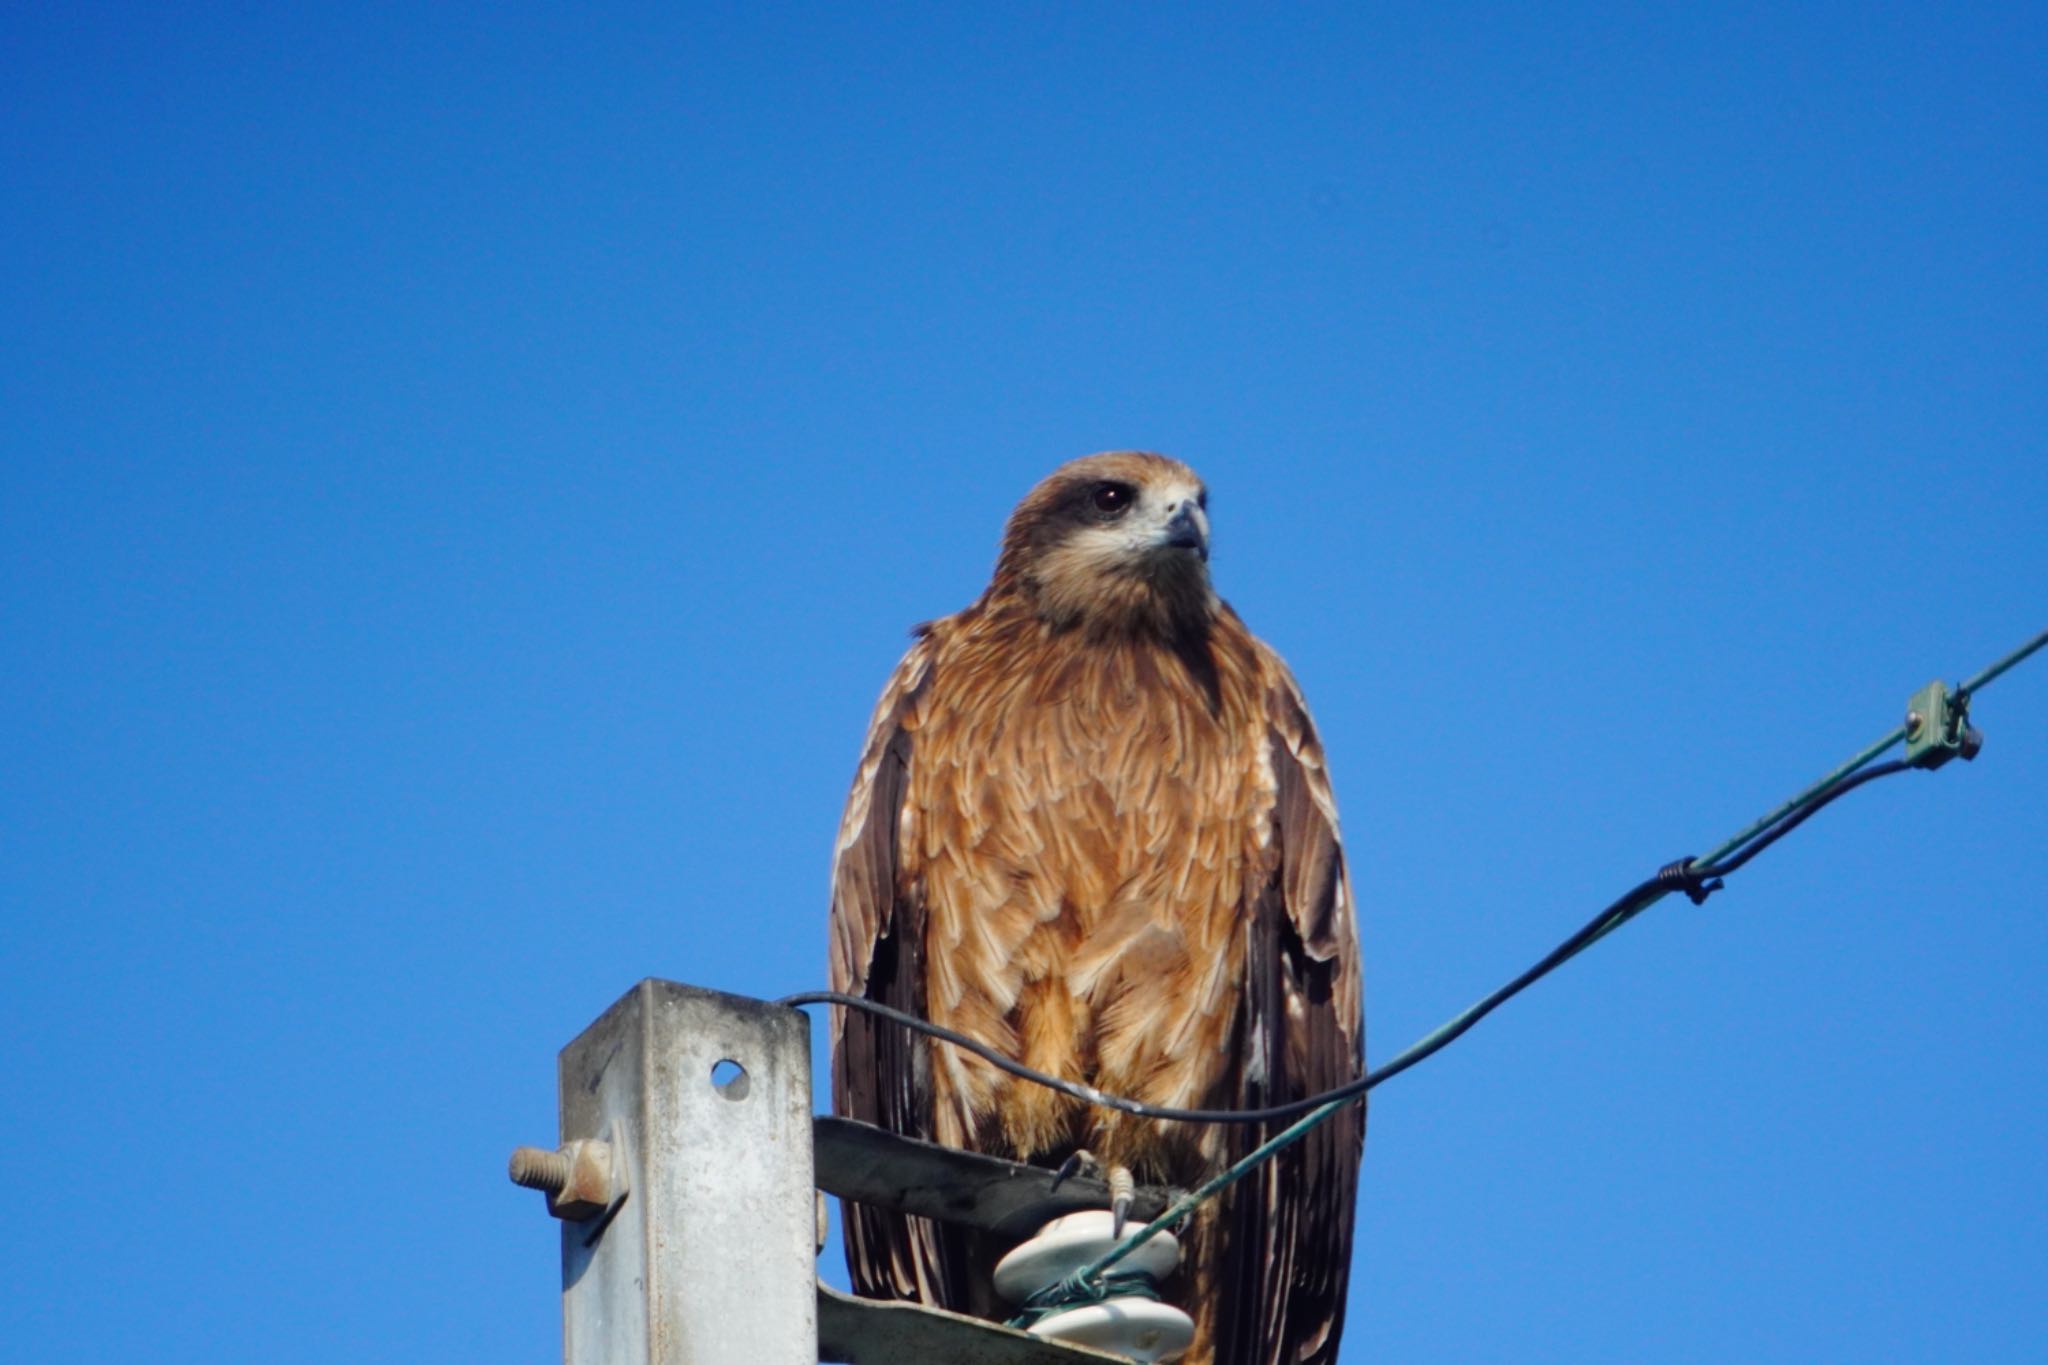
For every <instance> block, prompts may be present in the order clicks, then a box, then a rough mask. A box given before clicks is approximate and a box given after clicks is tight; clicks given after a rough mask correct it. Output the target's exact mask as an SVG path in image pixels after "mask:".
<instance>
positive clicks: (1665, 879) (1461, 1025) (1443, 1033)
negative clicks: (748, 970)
mask: <svg viewBox="0 0 2048 1365" xmlns="http://www.w3.org/2000/svg"><path fill="white" fill-rule="evenodd" d="M1910 766H1912V765H1910V764H1908V763H1907V762H1905V761H1904V760H1902V759H1901V760H1895V761H1893V762H1890V763H1880V764H1877V765H1876V766H1874V767H1871V768H1866V769H1864V770H1863V771H1862V772H1860V773H1857V774H1856V775H1855V776H1853V777H1849V778H1845V779H1844V780H1842V781H1841V782H1838V783H1836V784H1835V785H1834V786H1832V787H1830V788H1828V789H1827V790H1826V791H1825V792H1823V793H1821V794H1820V795H1819V796H1817V797H1815V798H1813V799H1812V800H1811V801H1809V802H1807V803H1806V804H1804V805H1802V806H1799V807H1798V808H1797V809H1795V810H1793V811H1791V812H1789V813H1788V814H1786V815H1784V816H1783V817H1781V818H1780V819H1779V820H1777V821H1776V822H1775V823H1773V824H1771V825H1768V826H1766V827H1765V828H1764V829H1762V830H1759V831H1758V832H1757V833H1756V834H1754V835H1753V836H1751V837H1750V839H1749V840H1748V841H1747V842H1745V843H1743V844H1742V845H1741V846H1739V848H1737V849H1736V850H1735V851H1734V852H1732V853H1730V854H1727V855H1724V856H1723V857H1722V859H1721V860H1720V861H1719V862H1716V863H1713V864H1701V863H1696V862H1694V861H1692V860H1691V859H1680V860H1679V861H1678V862H1675V863H1672V864H1670V865H1668V866H1667V867H1665V868H1664V869H1663V870H1662V871H1660V872H1659V873H1658V874H1657V875H1656V876H1654V877H1651V878H1650V879H1649V880H1647V881H1643V882H1638V883H1637V884H1636V885H1635V886H1633V887H1631V888H1630V889H1629V890H1628V891H1626V892H1624V893H1623V894H1622V895H1621V896H1620V897H1619V898H1618V899H1616V900H1615V901H1613V902H1612V903H1611V904H1609V905H1608V906H1607V907H1606V908H1605V909H1604V910H1602V911H1601V912H1600V913H1599V914H1597V915H1595V916H1593V918H1592V919H1590V920H1587V921H1586V923H1585V924H1584V925H1582V926H1580V928H1579V929H1578V930H1577V931H1576V932H1574V933H1573V934H1572V935H1571V936H1570V937H1569V938H1567V939H1565V940H1564V941H1563V942H1562V943H1560V944H1558V945H1557V946H1556V947H1555V948H1553V949H1551V950H1550V951H1549V952H1548V953H1545V954H1544V955H1543V957H1542V958H1540V959H1538V961H1537V962H1536V963H1535V964H1534V965H1533V966H1531V967H1530V968H1529V969H1528V970H1527V971H1524V972H1523V973H1521V975H1519V976H1517V977H1515V978H1514V979H1513V980H1512V981H1509V982H1508V983H1507V984H1506V985H1504V986H1502V987H1500V988H1499V989H1498V990H1495V991H1494V992H1493V993H1492V994H1491V995H1488V996H1487V997H1486V998H1485V999H1483V1000H1481V1001H1480V1002H1479V1003H1478V1004H1476V1005H1473V1006H1472V1007H1471V1008H1470V1009H1467V1010H1466V1011H1465V1012H1464V1013H1463V1014H1460V1015H1458V1016H1457V1017H1456V1018H1454V1019H1452V1020H1451V1021H1450V1022H1449V1023H1447V1024H1445V1025H1443V1026H1442V1027H1441V1028H1439V1029H1437V1030H1436V1032H1434V1033H1432V1034H1430V1035H1429V1036H1428V1037H1426V1038H1424V1039H1423V1040H1422V1041H1421V1042H1419V1043H1417V1044H1415V1045H1414V1046H1413V1047H1410V1048H1409V1049H1408V1050H1407V1051H1406V1052H1403V1053H1402V1054H1401V1055H1399V1056H1398V1057H1396V1058H1394V1060H1392V1061H1391V1062H1388V1063H1387V1064H1386V1065H1385V1066H1382V1067H1381V1068H1379V1069H1378V1070H1377V1071H1368V1072H1367V1073H1366V1074H1365V1075H1363V1076H1360V1077H1359V1078H1358V1079H1357V1080H1355V1081H1349V1082H1346V1083H1345V1084H1343V1085H1340V1086H1337V1087H1335V1088H1334V1089H1330V1090H1325V1091H1323V1092H1322V1093H1321V1094H1317V1095H1310V1096H1308V1097H1307V1098H1305V1099H1299V1100H1289V1101H1288V1102H1286V1103H1285V1104H1272V1105H1267V1106H1266V1107H1264V1108H1262V1109H1179V1108H1175V1107H1173V1106H1171V1105H1163V1104H1146V1103H1145V1102H1144V1101H1142V1100H1133V1099H1128V1098H1126V1097H1124V1096H1122V1095H1111V1094H1107V1093H1105V1092H1103V1091H1100V1090H1097V1089H1096V1088H1095V1087H1094V1086H1092V1085H1083V1084H1081V1083H1080V1082H1079V1081H1070V1080H1066V1079H1064V1078H1062V1077H1059V1076H1052V1075H1048V1074H1047V1073H1045V1072H1043V1071H1039V1070H1037V1069H1035V1068H1033V1067H1029V1066H1026V1065H1024V1063H1022V1062H1020V1061H1017V1060H1015V1059H1014V1058H1011V1057H1006V1056H1004V1055H1003V1054H1002V1053H1000V1052H997V1051H996V1050H995V1049H994V1048H992V1047H990V1046H988V1045H987V1044H986V1043H983V1042H980V1041H978V1040H976V1039H973V1038H970V1037H968V1036H967V1035H966V1034H964V1033H958V1032H955V1031H954V1030H952V1029H949V1028H946V1027H945V1026H943V1025H940V1024H934V1023H932V1022H931V1021H930V1020H928V1019H920V1018H918V1017H917V1016H916V1015H914V1014H910V1013H907V1012H905V1011H903V1010H899V1009H896V1008H894V1007H893V1006H890V1005H884V1004H882V1003H881V1002H880V1001H878V1000H869V999H867V998H866V997H865V996H858V995H849V994H847V993H845V992H843V991H804V992H801V993H799V994H796V995H786V996H783V997H782V998H781V999H780V1000H777V1001H776V1002H775V1003H776V1004H778V1005H784V1006H790V1007H796V1006H802V1005H840V1006H843V1007H845V1008H847V1009H853V1010H860V1011H862V1012H864V1013H867V1014H872V1015H875V1016H877V1017H878V1018H882V1019H888V1020H891V1021H893V1022H895V1023H898V1024H901V1025H902V1026H903V1027H905V1028H907V1029H910V1030H912V1031H913V1032H916V1033H922V1034H924V1035H926V1036H927V1037H931V1038H936V1039H938V1040H939V1041H940V1042H944V1043H950V1044H952V1045H953V1046H955V1047H958V1048H962V1049H965V1050H966V1051H968V1052H971V1053H973V1054H974V1055H975V1056H977V1057H979V1058H981V1059H982V1060H983V1061H985V1062H987V1063H988V1064H989V1065H990V1066H993V1067H995V1068H996V1069H998V1070H1000V1071H1004V1072H1007V1073H1009V1074H1010V1075H1012V1076H1015V1077H1017V1078H1018V1079H1019V1080H1024V1081H1030V1082H1031V1083H1033V1084H1034V1085H1042V1086H1044V1087H1045V1088H1046V1089H1048V1090H1056V1091H1058V1092H1059V1093H1060V1094H1062V1095H1067V1096H1070V1097H1071V1098H1073V1099H1077V1100H1080V1101H1081V1102H1082V1103H1084V1104H1090V1105H1094V1106H1096V1107H1098V1108H1102V1109H1114V1110H1117V1111H1119V1112H1121V1113H1125V1114H1133V1115H1136V1116H1137V1117H1139V1118H1147V1119H1162V1120H1168V1121H1172V1122H1176V1123H1272V1122H1276V1121H1278V1120H1280V1119H1291V1118H1295V1117H1298V1116H1300V1115H1302V1114H1306V1113H1308V1112H1309V1111H1310V1110H1312V1109H1320V1108H1322V1107H1323V1106H1324V1105H1327V1104H1335V1103H1339V1102H1341V1101H1344V1100H1349V1099H1355V1098H1357V1097H1358V1096H1360V1095H1363V1094H1364V1093H1365V1092H1366V1091H1368V1090H1371V1089H1372V1088H1373V1087H1374V1086H1376V1085H1378V1084H1380V1082H1382V1081H1387V1080H1391V1079H1393V1078H1394V1077H1395V1076H1398V1075H1400V1074H1401V1073H1402V1072H1404V1071H1406V1070H1408V1069H1409V1068H1410V1067H1413V1066H1417V1065H1420V1064H1421V1063H1422V1062H1424V1061H1427V1060H1428V1059H1429V1058H1431V1057H1433V1056H1435V1055H1436V1054H1437V1053H1438V1052H1441V1051H1442V1050H1443V1049H1444V1048H1446V1047H1449V1046H1450V1045H1451V1044H1452V1043H1454V1042H1456V1041H1457V1040H1458V1039H1459V1038H1461V1037H1463V1036H1464V1035H1465V1034H1466V1032H1467V1031H1469V1030H1470V1029H1471V1028H1472V1026H1473V1025H1474V1024H1477V1023H1478V1022H1479V1021H1480V1020H1481V1019H1484V1018H1485V1017H1486V1016H1487V1015H1489V1014H1491V1013H1493V1012H1494V1011H1495V1010H1496V1009H1498V1008H1500V1007H1501V1006H1502V1005H1504V1004H1506V1003H1507V1002H1508V1001H1509V1000H1511V999H1513V998H1514V997H1515V996H1517V995H1519V994H1521V993H1522V991H1524V990H1526V989H1527V988H1528V987H1530V986H1532V985H1534V984H1535V983H1536V982H1537V981H1539V980H1541V979H1542V978H1543V977H1545V976H1548V975H1549V974H1550V973H1551V972H1553V971H1555V970H1556V969H1557V968H1559V967H1561V966H1563V965H1564V964H1565V963H1566V962H1568V961H1570V960H1571V959H1572V958H1574V957H1576V956H1578V954H1579V953H1581V952H1583V951H1584V950H1585V949H1587V948H1588V947H1591V946H1592V945H1593V943H1595V942H1596V941H1598V940H1599V939H1601V938H1604V937H1605V936H1606V935H1608V934H1610V933H1612V932H1613V931H1614V930H1616V929H1618V928H1620V927H1621V926H1622V925H1623V924H1626V923H1627V922H1628V921H1629V920H1631V919H1633V918H1635V916H1636V915H1638V914H1640V913H1641V912H1642V911H1644V910H1646V909H1648V908H1649V907H1650V906H1651V905H1652V904H1653V903H1654V902H1655V901H1657V900H1658V899H1659V898H1660V897H1662V896H1664V895H1666V894H1668V893H1670V892H1672V891H1681V892H1684V893H1686V894H1688V895H1691V896H1692V897H1693V899H1694V900H1695V901H1696V902H1697V901H1701V900H1704V899H1705V898H1706V895H1707V894H1708V893H1709V892H1711V891H1713V890H1715V889H1716V888H1715V887H1713V886H1708V885H1706V883H1707V882H1708V881H1709V880H1712V879H1715V878H1720V877H1724V876H1726V875H1727V874H1729V873H1731V872H1734V871H1735V870H1736V869H1738V868H1740V867H1742V866H1743V865H1744V864H1745V863H1747V862H1749V860H1750V859H1752V858H1754V857H1756V855H1757V854H1759V853H1761V852H1763V851H1764V850H1765V849H1767V848H1769V847H1770V846H1771V845H1772V844H1774V843H1776V842H1777V841H1778V840H1780V839H1782V838H1784V837H1785V836H1786V835H1787V834H1790V833H1791V832H1792V831H1793V830H1795V829H1797V828H1798V827H1799V826H1800V825H1802V824H1804V823H1805V822H1806V821H1807V820H1809V819H1811V818H1812V817H1813V815H1814V814H1815V813H1816V812H1818V811H1819V810H1820V809H1821V808H1822V807H1824V806H1826V805H1828V804H1830V803H1831V802H1833V801H1835V800H1836V799H1838V798H1839V797H1842V796H1846V795H1847V794H1848V793H1850V792H1852V791H1854V790H1855V789H1856V788H1858V787H1860V786H1863V785H1864V784H1865V783H1868V782H1874V781H1876V780H1877V779H1878V778H1880V777H1889V776H1891V775H1892V774H1893V773H1897V772H1903V771H1904V770H1905V769H1906V768H1908V767H1910Z"/></svg>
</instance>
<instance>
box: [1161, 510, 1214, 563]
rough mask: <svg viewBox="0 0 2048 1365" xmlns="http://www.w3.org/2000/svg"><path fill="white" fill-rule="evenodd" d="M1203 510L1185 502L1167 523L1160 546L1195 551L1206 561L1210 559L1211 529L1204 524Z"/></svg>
mask: <svg viewBox="0 0 2048 1365" xmlns="http://www.w3.org/2000/svg"><path fill="white" fill-rule="evenodd" d="M1206 520H1207V518H1205V517H1203V515H1202V512H1201V509H1200V508H1198V507H1196V506H1195V504H1193V503H1192V502H1184V503H1182V504H1181V505H1180V507H1179V509H1178V510H1176V511H1175V512H1174V514H1173V516H1172V517H1171V518H1170V519H1169V520H1168V521H1167V523H1166V528H1165V530H1164V531H1163V532H1161V534H1160V544H1162V545H1166V546H1169V547H1171V548H1173V549H1176V550H1193V551H1194V552H1195V553H1196V554H1198V555H1200V556H1201V557H1202V558H1203V559H1204V560H1207V559H1208V558H1209V528H1208V527H1207V526H1206V525H1204V524H1203V523H1204V522H1205V521H1206Z"/></svg>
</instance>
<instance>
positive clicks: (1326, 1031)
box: [1216, 647, 1365, 1365]
mask: <svg viewBox="0 0 2048 1365" xmlns="http://www.w3.org/2000/svg"><path fill="white" fill-rule="evenodd" d="M1260 653H1261V655H1262V662H1263V664H1264V666H1265V670H1266V672H1267V674H1268V682H1269V686H1268V688H1267V691H1266V697H1267V705H1266V713H1267V714H1266V724H1267V727H1268V733H1269V737H1270V739H1269V754H1270V758H1271V762H1272V765H1273V777H1274V781H1275V785H1276V787H1277V794H1276V797H1275V800H1274V808H1273V814H1272V821H1273V825H1272V831H1273V837H1274V838H1275V839H1276V840H1277V841H1278V844H1279V859H1278V864H1277V867H1276V869H1275V871H1274V873H1273V875H1272V877H1271V878H1270V879H1269V880H1268V881H1267V883H1266V885H1264V886H1263V887H1253V888H1250V889H1249V890H1248V892H1247V894H1248V895H1249V896H1251V897H1252V899H1253V903H1252V905H1251V907H1250V915H1249V921H1248V926H1247V928H1248V932H1249V933H1250V936H1251V941H1250V944H1249V949H1250V951H1249V952H1248V953H1247V955H1246V963H1245V986H1244V998H1243V1002H1242V1007H1241V1017H1240V1021H1239V1028H1240V1033H1239V1047H1240V1049H1241V1050H1240V1054H1239V1056H1240V1062H1241V1069H1240V1073H1239V1074H1240V1086H1239V1091H1238V1095H1237V1102H1238V1104H1239V1105H1240V1106H1241V1107H1245V1108H1256V1107H1263V1106H1265V1105H1270V1104H1276V1103H1281V1102H1284V1101H1287V1100H1291V1099H1299V1098H1301V1097H1303V1096H1305V1095H1312V1094H1315V1093H1317V1092H1319V1091H1323V1090H1327V1089H1330V1088H1331V1087H1333V1086H1337V1085H1342V1084H1343V1083H1344V1082H1346V1081H1349V1080H1351V1079H1353V1078H1354V1077H1356V1076H1357V1075H1358V1074H1359V1072H1360V1070H1361V1068H1362V1067H1363V1064H1364V1056H1365V1025H1364V1017H1363V996H1362V991H1361V984H1360V979H1359V973H1360V965H1359V953H1358V929H1357V924H1356V922H1355V920H1354V919H1353V916H1352V903H1351V886H1350V878H1349V877H1348V875H1347V874H1346V872H1345V867H1344V852H1343V848H1342V846H1341V845H1340V844H1339V842H1338V838H1337V807H1336V802H1335V799H1334V798H1333V797H1332V795H1331V791H1330V780H1329V776H1328V773H1327V772H1326V771H1325V769H1324V767H1323V748H1322V744H1321V742H1320V741H1319V740H1318V739H1317V738H1316V732H1315V726H1314V725H1313V724H1312V723H1311V722H1310V720H1309V715H1308V708H1307V706H1306V705H1305V704H1304V703H1303V701H1302V698H1301V692H1300V689H1299V688H1298V687H1297V686H1296V685H1295V682H1294V679H1293V678H1292V677H1291V676H1290V675H1289V674H1288V672H1287V669H1286V666H1285V665H1284V664H1282V663H1281V662H1280V660H1279V658H1278V657H1277V656H1275V655H1273V654H1272V653H1271V651H1269V650H1265V649H1264V648H1263V647H1261V650H1260ZM1282 1126H1284V1125H1281V1124H1273V1125H1261V1126H1257V1127H1251V1126H1240V1127H1237V1128H1234V1129H1232V1130H1231V1132H1232V1139H1231V1145H1232V1150H1231V1157H1232V1159H1235V1158H1236V1157H1238V1156H1241V1155H1243V1154H1244V1153H1245V1152H1247V1151H1249V1150H1250V1149H1251V1148H1252V1147H1254V1146H1255V1145H1257V1144H1258V1143H1260V1142H1263V1141H1264V1140H1265V1139H1266V1138H1267V1137H1269V1136H1271V1135H1272V1134H1273V1133H1274V1132H1277V1131H1278V1130H1279V1129H1280V1128H1281V1127H1282ZM1364 1143H1365V1106H1364V1103H1363V1102H1362V1101H1361V1102H1360V1103H1358V1104H1356V1105H1354V1106H1352V1107H1350V1108H1348V1109H1346V1110H1344V1111H1343V1112H1341V1113H1340V1114H1338V1115H1337V1116H1336V1117H1334V1118H1332V1119H1330V1120H1328V1121H1326V1122H1325V1123H1323V1125H1322V1126H1321V1127H1319V1128H1317V1129H1315V1130H1314V1131H1313V1132H1311V1133H1310V1134H1309V1135H1308V1136H1307V1137H1306V1138H1304V1139H1302V1140H1301V1141H1299V1142H1297V1143H1295V1144H1294V1145H1293V1146H1292V1147H1289V1148H1288V1149H1286V1150H1285V1151H1284V1152H1282V1153H1281V1154H1280V1155H1279V1156H1278V1157H1276V1158H1274V1159H1273V1160H1271V1161H1268V1162H1267V1163H1265V1164H1264V1165H1263V1166H1261V1167H1259V1168H1258V1169H1257V1171H1256V1172H1254V1173H1253V1174H1251V1175H1248V1176H1247V1177H1245V1179H1243V1180H1242V1181H1240V1182H1239V1183H1238V1184H1237V1185H1236V1186H1235V1187H1234V1188H1233V1189H1232V1191H1231V1192H1230V1194H1229V1196H1228V1198H1229V1204H1228V1205H1227V1206H1226V1208H1225V1210H1224V1213H1223V1216H1222V1223H1223V1225H1224V1227H1225V1228H1227V1229H1228V1231H1227V1232H1226V1233H1225V1234H1224V1238H1225V1247H1224V1251H1223V1256H1224V1259H1223V1265H1222V1267H1221V1273H1222V1278H1221V1281H1220V1284H1219V1286H1218V1288H1219V1290H1220V1295H1219V1300H1220V1302H1219V1308H1220V1312H1219V1319H1218V1323H1217V1338H1218V1339H1217V1354H1216V1358H1217V1359H1218V1360H1219V1361H1229V1362H1232V1365H1253V1363H1254V1362H1256V1363H1257V1365H1269V1363H1270V1365H1283V1363H1284V1365H1306V1363H1307V1362H1329V1361H1332V1360H1334V1359H1335V1358H1336V1353H1337V1336H1338V1333H1339V1330H1340V1329H1341V1328H1342V1326H1343V1322H1344V1297H1345V1287H1346V1281H1347V1278H1348V1271H1349V1267H1350V1263H1351V1224H1352V1218H1353V1211H1354V1204H1355V1199H1354V1196H1355V1194H1356V1191H1357V1185H1358V1162H1359V1157H1360V1155H1361V1153H1362V1151H1363V1147H1364Z"/></svg>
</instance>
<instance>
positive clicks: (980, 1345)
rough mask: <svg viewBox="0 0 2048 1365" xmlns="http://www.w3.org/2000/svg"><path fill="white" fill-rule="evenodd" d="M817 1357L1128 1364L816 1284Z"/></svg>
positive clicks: (877, 1364) (964, 1364)
mask: <svg viewBox="0 0 2048 1365" xmlns="http://www.w3.org/2000/svg"><path fill="white" fill-rule="evenodd" d="M818 1359H819V1360H820V1361H836V1362H841V1363H842V1365H902V1362H904V1361H907V1360H931V1361H940V1360H942V1361H946V1362H947V1365H1103V1362H1105V1361H1107V1362H1114V1365H1130V1362H1129V1361H1128V1360H1125V1359H1124V1358H1123V1357H1122V1356H1114V1355H1107V1354H1105V1353H1103V1352H1101V1351H1092V1350H1090V1349H1088V1348H1087V1347H1085V1346H1067V1345H1063V1344H1061V1343H1059V1342H1056V1341H1047V1340H1046V1339H1045V1338H1043V1337H1034V1336H1032V1335H1031V1334H1030V1333H1029V1332H1020V1331H1018V1330H1016V1329H1015V1328H1014V1327H1004V1326H1003V1325H1001V1324H1000V1323H994V1322H983V1321H982V1320H981V1319H980V1318H970V1317H966V1316H964V1315H962V1314H959V1313H948V1312H947V1311H946V1310H945V1309H943V1308H926V1307H924V1306H923V1305H922V1304H915V1303H887V1302H883V1301H881V1300H877V1299H857V1298H854V1297H853V1296H852V1295H850V1294H842V1293H840V1292H839V1291H838V1290H836V1289H834V1288H833V1287H832V1286H831V1285H828V1284H820V1285H819V1286H818Z"/></svg>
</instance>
